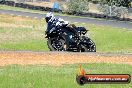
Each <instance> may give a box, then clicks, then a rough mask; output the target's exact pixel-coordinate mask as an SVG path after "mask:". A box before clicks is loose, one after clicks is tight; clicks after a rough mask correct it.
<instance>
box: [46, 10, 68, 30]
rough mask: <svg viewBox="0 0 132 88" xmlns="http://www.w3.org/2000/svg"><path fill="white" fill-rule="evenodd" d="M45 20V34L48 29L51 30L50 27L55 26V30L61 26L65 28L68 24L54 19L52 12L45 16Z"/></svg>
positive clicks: (59, 19)
mask: <svg viewBox="0 0 132 88" xmlns="http://www.w3.org/2000/svg"><path fill="white" fill-rule="evenodd" d="M45 20H46V22H47V32H48V31H50V29H51V28H52V26H55V28H56V29H57V28H59V27H61V26H67V25H68V24H69V22H68V21H64V20H63V19H61V18H58V19H56V18H55V17H54V14H53V12H49V13H47V14H46V17H45Z"/></svg>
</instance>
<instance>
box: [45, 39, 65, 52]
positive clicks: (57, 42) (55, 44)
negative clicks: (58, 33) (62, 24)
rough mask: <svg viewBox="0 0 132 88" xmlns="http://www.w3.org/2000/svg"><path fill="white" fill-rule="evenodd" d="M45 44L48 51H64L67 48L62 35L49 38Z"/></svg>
mask: <svg viewBox="0 0 132 88" xmlns="http://www.w3.org/2000/svg"><path fill="white" fill-rule="evenodd" d="M47 44H48V48H49V49H50V51H66V50H67V43H66V41H65V38H64V37H53V38H49V39H48V42H47Z"/></svg>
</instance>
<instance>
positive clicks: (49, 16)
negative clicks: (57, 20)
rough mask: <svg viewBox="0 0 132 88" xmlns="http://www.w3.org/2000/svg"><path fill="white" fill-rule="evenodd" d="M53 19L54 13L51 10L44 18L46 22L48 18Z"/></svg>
mask: <svg viewBox="0 0 132 88" xmlns="http://www.w3.org/2000/svg"><path fill="white" fill-rule="evenodd" d="M53 19H54V14H53V13H52V12H49V13H47V14H46V17H45V20H46V22H47V23H48V22H49V20H53Z"/></svg>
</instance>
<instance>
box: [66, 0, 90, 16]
mask: <svg viewBox="0 0 132 88" xmlns="http://www.w3.org/2000/svg"><path fill="white" fill-rule="evenodd" d="M88 1H89V0H70V1H69V2H68V6H67V7H68V12H70V13H72V14H76V13H81V12H85V11H88V10H89V8H88V4H89V3H88Z"/></svg>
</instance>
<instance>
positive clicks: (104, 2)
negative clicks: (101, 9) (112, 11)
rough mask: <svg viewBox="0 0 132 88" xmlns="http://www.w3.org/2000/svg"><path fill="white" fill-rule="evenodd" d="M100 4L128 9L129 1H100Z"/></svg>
mask: <svg viewBox="0 0 132 88" xmlns="http://www.w3.org/2000/svg"><path fill="white" fill-rule="evenodd" d="M100 3H103V4H108V5H109V6H113V5H115V6H118V7H120V6H123V7H130V3H131V0H100Z"/></svg>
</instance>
